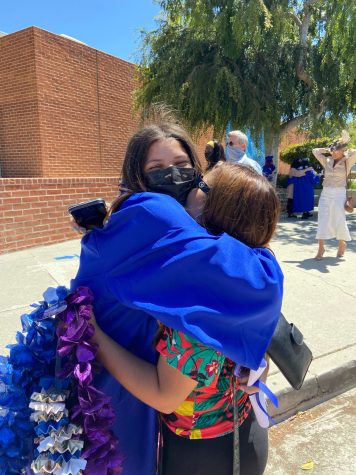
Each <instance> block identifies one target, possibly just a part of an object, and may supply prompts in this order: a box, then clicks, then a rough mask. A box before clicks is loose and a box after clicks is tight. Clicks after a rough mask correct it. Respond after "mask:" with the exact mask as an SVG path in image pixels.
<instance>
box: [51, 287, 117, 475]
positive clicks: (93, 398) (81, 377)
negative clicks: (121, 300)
mask: <svg viewBox="0 0 356 475" xmlns="http://www.w3.org/2000/svg"><path fill="white" fill-rule="evenodd" d="M65 300H66V303H67V308H66V309H65V310H64V311H63V312H62V313H60V314H59V316H58V317H59V320H60V323H59V324H58V326H57V336H58V346H57V355H58V356H59V358H61V360H62V363H63V365H62V368H61V369H60V370H59V372H58V374H57V377H59V378H72V379H73V381H74V384H73V388H72V395H71V399H72V401H75V403H74V405H73V407H72V408H71V411H70V414H71V419H72V420H73V422H74V423H76V424H78V425H79V426H82V427H83V429H84V432H83V439H84V449H83V452H82V457H83V458H84V459H86V460H87V466H86V468H85V470H84V472H83V473H84V474H85V475H117V474H120V473H121V472H122V462H123V459H122V456H121V455H120V453H119V451H118V440H117V438H116V437H115V436H114V434H113V432H112V431H111V430H109V429H108V427H111V426H112V424H113V421H114V419H115V414H114V411H113V409H112V407H111V404H110V400H111V398H110V397H108V396H106V395H105V394H104V393H103V392H101V391H99V390H98V389H96V388H95V387H94V386H93V384H92V383H93V368H95V357H96V354H97V346H96V345H95V344H93V343H91V341H90V340H91V338H92V337H93V335H94V331H95V330H94V327H93V325H92V324H91V323H90V315H91V312H92V303H93V294H92V293H91V291H90V289H88V288H87V287H79V288H78V289H77V290H76V291H75V292H73V293H71V294H69V295H68V296H67V297H66V299H65Z"/></svg>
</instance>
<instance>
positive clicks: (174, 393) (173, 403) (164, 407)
mask: <svg viewBox="0 0 356 475" xmlns="http://www.w3.org/2000/svg"><path fill="white" fill-rule="evenodd" d="M93 324H94V327H95V335H94V337H93V342H95V343H97V345H99V349H98V354H97V358H98V360H99V362H100V363H101V364H102V365H103V366H104V367H105V368H106V369H107V371H109V373H111V374H112V376H113V377H114V378H115V379H117V380H118V381H119V382H120V383H121V384H122V386H124V387H125V388H126V389H127V390H128V391H129V392H130V393H132V394H133V395H134V396H135V397H137V398H138V399H140V400H141V401H143V402H144V403H146V404H148V405H149V406H151V407H153V408H154V409H157V410H158V411H159V412H163V413H166V414H170V413H171V412H173V411H174V409H176V408H177V407H178V406H179V405H180V404H181V403H182V402H183V401H184V400H185V399H186V398H187V396H188V395H189V394H190V393H191V392H192V390H193V389H194V388H195V387H196V385H197V382H196V381H193V380H192V379H190V378H188V377H186V376H184V375H183V374H181V373H180V372H179V371H178V370H177V369H175V368H172V367H171V366H170V365H169V364H168V363H167V362H166V361H165V359H164V357H162V356H160V358H159V361H158V364H157V366H155V365H153V364H151V363H148V362H147V361H144V360H142V359H140V358H138V357H137V356H135V355H133V354H132V353H130V352H129V351H127V350H126V349H125V348H123V347H122V346H120V345H118V344H117V343H116V342H114V341H113V340H112V339H111V338H110V337H109V336H108V335H107V334H106V333H104V332H103V331H102V330H101V329H100V328H99V327H98V325H97V324H96V323H93Z"/></svg>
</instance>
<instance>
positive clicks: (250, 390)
mask: <svg viewBox="0 0 356 475" xmlns="http://www.w3.org/2000/svg"><path fill="white" fill-rule="evenodd" d="M237 380H238V382H239V389H241V391H243V392H244V393H246V394H256V393H259V392H260V388H258V387H257V386H247V384H246V383H247V381H248V376H246V377H242V378H238V379H237Z"/></svg>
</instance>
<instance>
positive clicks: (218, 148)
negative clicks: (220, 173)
mask: <svg viewBox="0 0 356 475" xmlns="http://www.w3.org/2000/svg"><path fill="white" fill-rule="evenodd" d="M204 155H205V160H206V161H207V163H208V166H207V167H206V169H205V171H206V172H208V171H209V170H211V169H212V168H214V167H215V166H216V165H218V164H219V165H221V164H222V163H224V162H226V157H225V152H224V147H223V146H222V144H221V143H219V142H218V141H217V140H210V141H209V142H208V143H207V144H206V146H205V151H204Z"/></svg>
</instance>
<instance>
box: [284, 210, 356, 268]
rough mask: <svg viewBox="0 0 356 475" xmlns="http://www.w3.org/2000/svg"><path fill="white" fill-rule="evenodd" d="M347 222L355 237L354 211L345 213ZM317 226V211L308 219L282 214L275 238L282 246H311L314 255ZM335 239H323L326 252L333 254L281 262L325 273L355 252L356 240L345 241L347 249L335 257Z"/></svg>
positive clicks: (308, 248) (309, 247) (355, 214)
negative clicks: (339, 256)
mask: <svg viewBox="0 0 356 475" xmlns="http://www.w3.org/2000/svg"><path fill="white" fill-rule="evenodd" d="M347 224H348V227H349V230H350V233H351V238H354V239H355V238H356V213H353V214H348V215H347ZM317 227H318V222H317V212H316V211H315V212H314V216H313V217H312V218H310V219H309V220H302V219H300V218H298V219H289V218H287V217H286V216H282V217H281V219H280V222H279V225H278V228H277V232H276V239H277V240H278V243H280V244H281V245H282V246H283V247H284V246H288V245H290V244H291V243H293V244H294V245H297V246H298V247H299V246H301V247H303V246H305V249H306V250H309V252H310V249H311V248H313V249H315V255H316V253H317V249H318V243H317V240H316V239H315V236H316V231H317ZM337 246H338V243H337V240H336V239H330V240H327V241H325V248H326V254H333V256H330V255H329V256H328V255H326V256H325V257H324V259H322V260H320V261H316V260H315V259H314V258H310V257H309V258H307V259H303V260H298V259H296V258H295V257H296V256H291V257H294V259H291V260H286V259H283V258H282V259H281V261H282V262H285V263H286V264H295V265H296V266H297V267H299V268H301V269H304V270H317V271H319V272H320V273H322V274H327V273H329V272H330V268H332V267H338V266H339V265H340V264H341V263H342V262H343V261H344V260H345V259H347V257H348V254H350V253H353V252H355V253H356V240H353V241H349V242H347V250H346V253H345V257H344V258H341V259H340V258H337V257H336V252H337ZM309 255H310V253H309ZM288 257H289V256H288Z"/></svg>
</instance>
